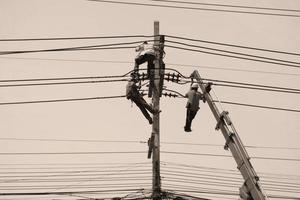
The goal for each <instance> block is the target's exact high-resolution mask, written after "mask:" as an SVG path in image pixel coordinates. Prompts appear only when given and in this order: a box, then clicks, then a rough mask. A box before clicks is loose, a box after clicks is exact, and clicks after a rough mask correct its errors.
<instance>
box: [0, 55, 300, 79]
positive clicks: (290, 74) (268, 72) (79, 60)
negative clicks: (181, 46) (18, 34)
mask: <svg viewBox="0 0 300 200" xmlns="http://www.w3.org/2000/svg"><path fill="white" fill-rule="evenodd" d="M0 59H17V60H18V59H19V60H44V61H62V62H87V63H89V62H91V63H117V64H120V63H121V64H132V63H133V62H130V61H115V60H91V59H59V58H37V57H35V58H25V57H5V56H0ZM165 64H166V65H174V66H178V67H193V68H203V69H212V70H225V71H237V72H247V73H248V72H250V73H261V74H274V75H286V76H300V74H297V73H285V72H271V71H262V70H246V69H238V68H232V67H230V68H227V67H212V66H199V65H198V64H197V65H196V64H195V65H191V64H182V63H181V64H179V63H169V62H166V63H165Z"/></svg>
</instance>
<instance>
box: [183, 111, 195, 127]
mask: <svg viewBox="0 0 300 200" xmlns="http://www.w3.org/2000/svg"><path fill="white" fill-rule="evenodd" d="M197 112H198V110H196V111H195V110H191V109H189V108H187V109H186V120H185V126H184V129H185V130H191V126H192V121H193V119H194V118H195V116H196V114H197Z"/></svg>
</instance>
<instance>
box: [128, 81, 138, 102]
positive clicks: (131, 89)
mask: <svg viewBox="0 0 300 200" xmlns="http://www.w3.org/2000/svg"><path fill="white" fill-rule="evenodd" d="M137 96H139V91H138V88H137V86H136V84H135V83H134V82H133V81H129V82H128V83H127V85H126V97H127V99H131V98H134V97H137Z"/></svg>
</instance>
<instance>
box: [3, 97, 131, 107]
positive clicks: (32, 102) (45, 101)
mask: <svg viewBox="0 0 300 200" xmlns="http://www.w3.org/2000/svg"><path fill="white" fill-rule="evenodd" d="M124 97H125V95H118V96H106V97H87V98H74V99H52V100H37V101H15V102H0V106H5V105H20V104H36V103H57V102H72V101H90V100H101V99H117V98H124Z"/></svg>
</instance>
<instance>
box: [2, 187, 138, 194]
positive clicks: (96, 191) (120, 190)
mask: <svg viewBox="0 0 300 200" xmlns="http://www.w3.org/2000/svg"><path fill="white" fill-rule="evenodd" d="M140 189H141V188H137V189H118V190H116V189H113V190H85V191H66V192H11V193H9V192H7V193H6V192H1V193H0V196H26V195H30V196H36V195H70V194H92V193H107V192H114V193H115V192H132V191H137V190H140Z"/></svg>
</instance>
